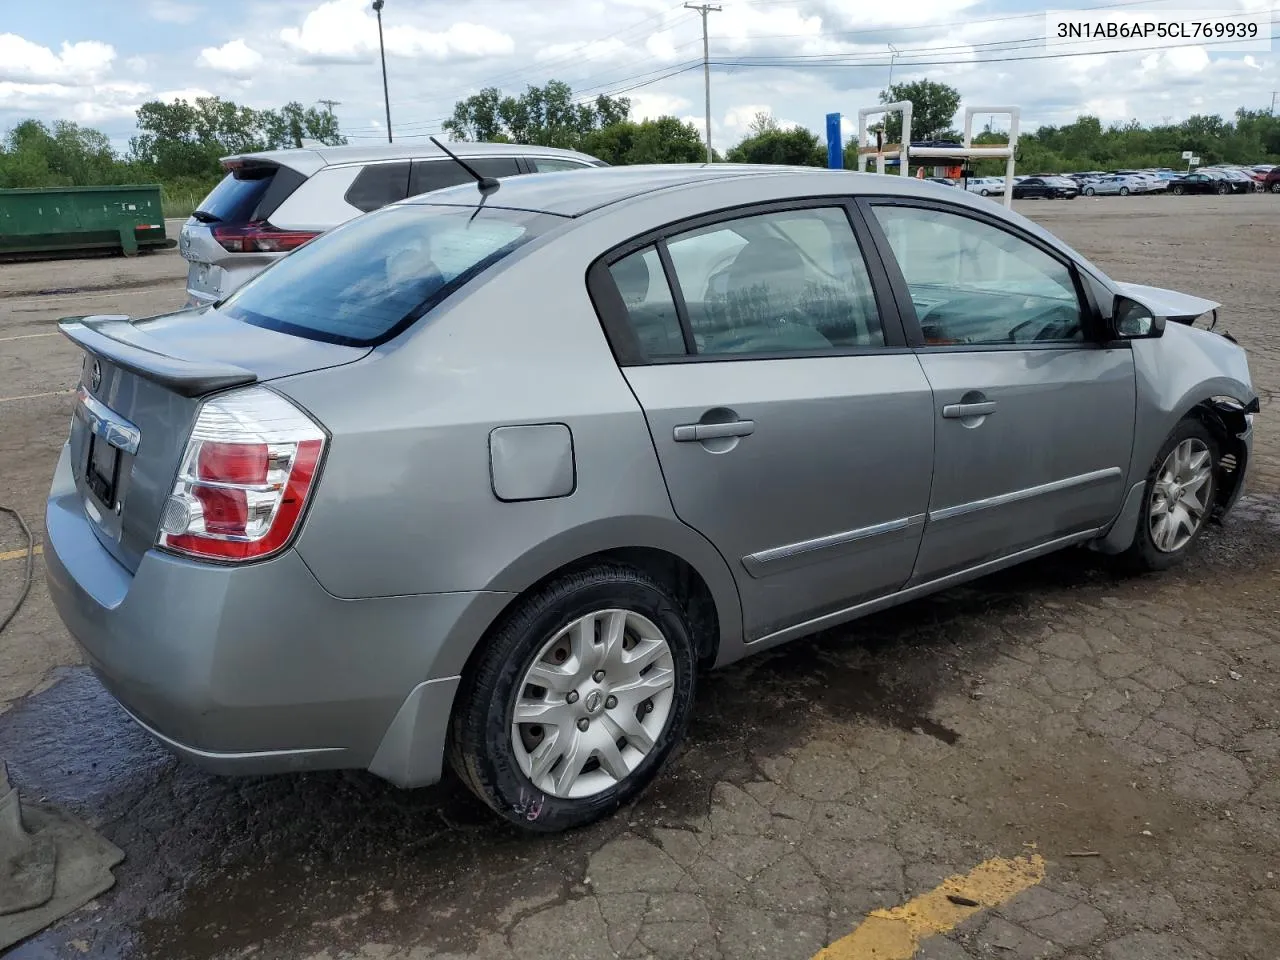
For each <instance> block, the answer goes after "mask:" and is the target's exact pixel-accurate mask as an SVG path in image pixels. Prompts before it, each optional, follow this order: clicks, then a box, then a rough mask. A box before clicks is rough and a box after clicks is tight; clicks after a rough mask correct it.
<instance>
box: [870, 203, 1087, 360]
mask: <svg viewBox="0 0 1280 960" xmlns="http://www.w3.org/2000/svg"><path fill="white" fill-rule="evenodd" d="M873 209H874V210H875V216H876V219H877V220H878V221H879V223H880V226H881V228H882V229H883V230H884V232H885V235H886V237H887V238H888V240H889V246H890V247H891V248H892V250H893V255H894V258H895V259H896V260H897V263H898V267H899V269H900V270H901V271H902V276H903V279H904V280H905V281H906V284H907V288H908V290H909V291H910V294H911V300H912V303H913V304H914V305H915V310H916V316H917V318H918V319H919V323H920V328H921V332H922V333H923V335H924V339H925V342H926V343H927V344H934V345H955V344H1020V343H1044V342H1076V341H1081V340H1083V339H1084V327H1083V312H1082V310H1081V308H1080V298H1079V295H1078V294H1077V292H1076V287H1075V283H1074V281H1073V278H1072V276H1071V271H1070V270H1069V269H1068V268H1067V267H1066V265H1064V264H1063V263H1062V262H1061V261H1059V260H1057V259H1056V258H1054V257H1051V256H1050V255H1049V254H1047V253H1045V252H1044V251H1043V250H1041V249H1040V248H1038V247H1036V246H1033V245H1032V244H1030V243H1028V242H1027V241H1026V240H1023V239H1022V238H1021V237H1018V236H1016V235H1014V234H1012V233H1010V232H1008V231H1007V230H1004V229H1001V228H999V227H996V226H992V225H991V224H989V223H985V222H983V221H980V220H975V219H973V218H971V217H966V216H962V215H960V214H955V213H948V212H945V211H941V210H936V209H924V208H919V207H895V206H881V205H877V206H875V207H874V208H873Z"/></svg>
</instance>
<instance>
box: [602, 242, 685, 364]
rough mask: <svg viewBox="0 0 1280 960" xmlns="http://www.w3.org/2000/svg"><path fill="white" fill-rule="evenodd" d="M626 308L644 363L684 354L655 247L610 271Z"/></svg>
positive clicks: (620, 262)
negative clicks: (645, 360)
mask: <svg viewBox="0 0 1280 960" xmlns="http://www.w3.org/2000/svg"><path fill="white" fill-rule="evenodd" d="M609 273H610V275H611V276H612V277H613V282H614V283H615V284H616V285H617V287H618V293H619V294H621V295H622V302H623V303H624V304H625V305H626V308H627V319H628V321H629V322H630V324H631V329H632V330H634V331H635V335H636V339H637V340H639V341H640V350H641V352H642V353H643V354H644V357H645V359H647V360H652V359H656V358H659V357H675V356H683V355H684V354H685V352H686V351H685V346H684V335H683V333H682V332H681V330H680V318H679V317H678V316H677V314H676V305H675V301H674V300H672V298H671V288H670V287H669V286H667V279H666V277H665V276H664V274H663V272H662V262H661V261H660V260H659V259H658V251H657V250H655V249H654V248H653V247H646V248H645V249H644V250H637V251H636V252H635V253H633V254H630V255H628V256H626V257H623V258H622V259H621V260H619V261H618V262H617V263H615V264H614V265H613V266H611V267H610V268H609Z"/></svg>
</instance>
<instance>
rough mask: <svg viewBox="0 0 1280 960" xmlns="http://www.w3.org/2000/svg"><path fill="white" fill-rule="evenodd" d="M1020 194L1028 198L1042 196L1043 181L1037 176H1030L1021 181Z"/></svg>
mask: <svg viewBox="0 0 1280 960" xmlns="http://www.w3.org/2000/svg"><path fill="white" fill-rule="evenodd" d="M1022 195H1023V197H1025V198H1026V199H1028V200H1034V199H1037V198H1043V197H1044V195H1045V185H1044V181H1043V180H1041V179H1040V178H1039V177H1031V178H1029V179H1027V180H1023V181H1022Z"/></svg>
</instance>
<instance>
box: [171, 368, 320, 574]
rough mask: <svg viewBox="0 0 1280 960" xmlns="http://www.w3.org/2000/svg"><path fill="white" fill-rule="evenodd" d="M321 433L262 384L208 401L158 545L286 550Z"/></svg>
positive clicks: (234, 554) (241, 556)
mask: <svg viewBox="0 0 1280 960" xmlns="http://www.w3.org/2000/svg"><path fill="white" fill-rule="evenodd" d="M324 447H325V433H324V431H323V430H322V429H321V428H320V426H319V425H318V424H316V423H315V422H314V421H313V420H312V419H311V418H310V417H308V416H307V415H306V414H305V413H303V412H302V411H301V410H299V409H298V408H297V407H295V406H294V405H293V404H292V403H290V402H289V401H288V400H286V399H285V398H284V397H282V396H280V395H279V394H277V393H273V392H272V391H270V390H268V389H266V388H265V387H249V388H247V389H244V390H237V391H234V392H232V393H227V394H223V395H222V396H219V397H215V398H214V399H212V400H209V401H206V402H205V403H204V404H203V405H202V406H201V408H200V413H199V415H198V416H197V417H196V423H195V426H194V427H192V429H191V438H190V439H189V440H188V441H187V449H186V451H185V452H184V453H183V455H182V466H181V467H179V469H178V479H177V480H176V481H175V483H174V485H173V493H171V494H170V495H169V499H168V500H167V501H166V502H165V507H164V513H163V515H162V516H161V518H160V535H159V538H158V539H157V541H156V542H157V543H158V544H159V545H160V546H161V547H164V548H165V549H167V550H172V551H173V552H175V553H181V554H185V555H187V556H190V557H199V558H207V559H216V560H258V559H261V558H263V557H267V556H270V555H271V554H273V553H276V552H278V551H279V550H281V549H283V548H284V546H285V545H286V544H287V543H288V542H289V540H290V538H291V537H292V536H293V534H294V531H295V530H297V528H298V523H299V521H300V520H301V519H302V513H303V510H304V509H305V507H306V505H307V499H308V497H309V496H310V494H311V490H312V488H313V487H314V486H315V482H316V471H317V468H318V467H319V465H320V458H321V455H322V454H323V453H324Z"/></svg>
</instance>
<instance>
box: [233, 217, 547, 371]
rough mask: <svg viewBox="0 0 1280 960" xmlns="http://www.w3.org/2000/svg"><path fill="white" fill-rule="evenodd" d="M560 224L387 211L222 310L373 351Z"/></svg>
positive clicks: (303, 254)
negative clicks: (491, 268)
mask: <svg viewBox="0 0 1280 960" xmlns="http://www.w3.org/2000/svg"><path fill="white" fill-rule="evenodd" d="M561 222H563V220H562V218H560V217H555V216H551V215H549V214H542V213H529V212H526V211H518V210H504V209H500V208H480V209H479V210H475V209H472V208H469V207H465V208H464V207H440V206H432V205H428V204H413V205H407V206H397V207H387V208H384V209H382V210H378V211H376V212H373V213H370V214H369V215H368V216H365V217H357V218H355V219H354V220H349V221H347V222H346V223H344V224H343V225H341V226H339V227H337V228H335V229H334V230H331V231H329V232H328V233H326V234H324V235H322V236H320V237H317V238H316V239H315V240H313V241H311V242H310V243H308V244H306V245H305V246H302V247H299V248H298V249H297V250H295V251H294V252H293V253H291V254H289V255H288V256H287V257H284V258H282V259H280V260H278V261H276V263H275V264H273V265H272V266H271V267H269V268H267V269H266V270H264V271H262V272H261V273H260V274H258V275H257V276H256V277H254V278H253V279H252V280H250V281H249V282H248V283H246V284H245V285H244V286H243V287H241V288H240V289H239V290H237V291H236V292H235V293H234V294H232V295H231V297H230V298H228V300H227V301H226V302H225V303H224V304H223V307H222V309H224V310H226V312H227V313H228V314H230V315H231V316H233V317H236V318H237V319H240V320H243V321H245V322H246V323H252V324H255V325H256V326H261V327H267V328H268V329H272V330H279V331H281V332H283V333H289V334H293V335H295V336H300V337H307V338H309V339H312V340H323V341H325V342H328V343H340V344H347V345H351V346H371V345H373V344H376V343H381V342H382V341H384V340H387V339H390V338H391V337H393V336H395V335H396V334H397V333H399V332H400V331H401V330H403V329H405V328H406V327H407V326H408V325H409V324H411V323H413V322H414V321H415V320H416V319H418V318H419V317H421V316H422V315H423V314H425V313H426V312H427V311H429V310H430V309H431V308H432V307H434V306H435V305H436V304H438V303H440V302H441V301H442V300H444V299H445V298H446V297H447V296H449V294H451V293H452V292H453V291H455V290H457V289H459V288H460V287H461V286H463V285H464V284H465V283H466V282H467V281H468V280H470V279H471V278H472V277H474V276H476V275H477V274H478V273H480V272H481V271H483V270H484V269H485V268H486V267H488V266H490V265H491V264H494V263H496V262H498V261H499V260H501V259H502V258H503V257H506V256H508V255H509V254H511V253H512V252H513V251H514V250H516V249H518V248H519V247H521V246H523V245H524V244H525V243H528V242H529V241H530V240H532V239H533V238H534V237H536V236H539V235H540V234H542V233H545V232H546V231H547V230H548V229H550V228H551V227H553V226H554V225H555V224H557V223H561Z"/></svg>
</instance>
